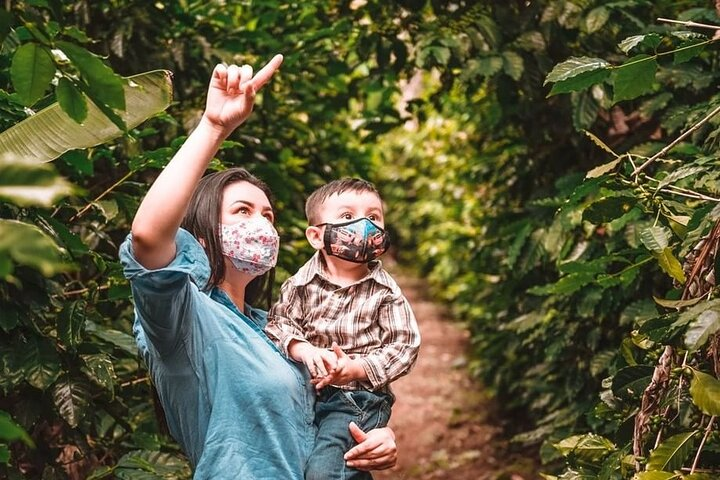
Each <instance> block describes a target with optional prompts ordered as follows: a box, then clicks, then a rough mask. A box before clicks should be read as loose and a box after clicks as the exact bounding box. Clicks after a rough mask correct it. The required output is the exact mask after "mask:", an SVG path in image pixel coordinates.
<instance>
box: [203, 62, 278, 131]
mask: <svg viewBox="0 0 720 480" xmlns="http://www.w3.org/2000/svg"><path fill="white" fill-rule="evenodd" d="M282 61H283V56H282V55H275V56H274V57H273V58H272V60H270V61H269V62H268V63H267V65H265V66H264V67H263V68H262V69H261V70H260V71H258V72H257V73H256V74H255V76H253V68H252V67H251V66H250V65H243V66H242V67H239V66H237V65H229V66H227V67H226V66H225V65H217V66H216V67H215V70H213V73H212V78H211V79H210V87H209V89H208V94H207V102H206V105H205V113H204V115H203V120H204V121H206V122H208V123H209V124H210V125H212V126H213V127H215V128H217V129H219V130H220V131H222V132H223V133H224V134H225V135H229V134H230V133H231V132H232V131H233V130H235V129H236V128H237V127H239V126H240V124H241V123H243V122H244V121H245V120H246V119H247V118H248V117H249V116H250V113H251V112H252V109H253V105H254V103H255V92H257V91H259V90H260V89H261V88H262V87H263V85H265V84H266V83H267V82H268V81H269V80H270V78H272V76H273V74H274V73H275V72H276V71H277V69H278V68H280V64H281V63H282Z"/></svg>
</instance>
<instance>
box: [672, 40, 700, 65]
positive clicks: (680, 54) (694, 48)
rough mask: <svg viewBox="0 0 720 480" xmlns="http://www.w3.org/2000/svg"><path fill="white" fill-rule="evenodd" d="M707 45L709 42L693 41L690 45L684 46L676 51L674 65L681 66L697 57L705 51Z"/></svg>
mask: <svg viewBox="0 0 720 480" xmlns="http://www.w3.org/2000/svg"><path fill="white" fill-rule="evenodd" d="M706 44H707V42H705V41H703V40H700V39H695V40H691V41H690V44H689V45H683V46H682V47H680V48H678V49H677V50H675V53H674V54H673V64H675V65H679V64H681V63H685V62H687V61H688V60H692V59H693V58H695V57H697V56H698V55H700V54H701V53H702V51H703V50H704V49H705V45H706Z"/></svg>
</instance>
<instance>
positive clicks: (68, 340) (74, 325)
mask: <svg viewBox="0 0 720 480" xmlns="http://www.w3.org/2000/svg"><path fill="white" fill-rule="evenodd" d="M86 309H87V304H86V303H85V301H83V300H76V301H74V302H69V303H67V304H65V307H64V308H63V310H62V312H60V315H58V317H57V332H58V338H59V339H60V341H61V342H62V343H63V344H64V345H65V347H67V348H69V349H70V350H72V351H74V350H75V348H76V347H77V346H78V344H79V343H80V339H81V338H82V332H83V327H84V326H85V318H86V313H85V310H86Z"/></svg>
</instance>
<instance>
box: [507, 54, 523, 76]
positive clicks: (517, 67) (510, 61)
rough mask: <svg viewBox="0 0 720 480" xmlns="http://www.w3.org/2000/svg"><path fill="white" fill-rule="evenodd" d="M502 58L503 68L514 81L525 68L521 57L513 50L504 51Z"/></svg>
mask: <svg viewBox="0 0 720 480" xmlns="http://www.w3.org/2000/svg"><path fill="white" fill-rule="evenodd" d="M502 59H503V70H504V72H505V73H507V74H508V76H509V77H510V78H512V79H513V80H515V81H518V80H520V77H521V76H522V74H523V71H524V70H525V63H524V60H523V57H522V56H520V55H519V54H517V53H516V52H513V51H506V52H503V54H502Z"/></svg>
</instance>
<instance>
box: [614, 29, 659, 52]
mask: <svg viewBox="0 0 720 480" xmlns="http://www.w3.org/2000/svg"><path fill="white" fill-rule="evenodd" d="M660 42H662V37H661V36H660V35H658V34H657V33H648V34H647V35H633V36H632V37H627V38H626V39H625V40H623V41H622V42H620V43H619V44H618V48H619V49H620V50H622V51H623V53H625V54H628V53H630V50H632V49H633V48H635V47H637V46H638V45H641V44H642V45H647V46H649V47H650V48H655V47H657V46H658V45H660Z"/></svg>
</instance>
